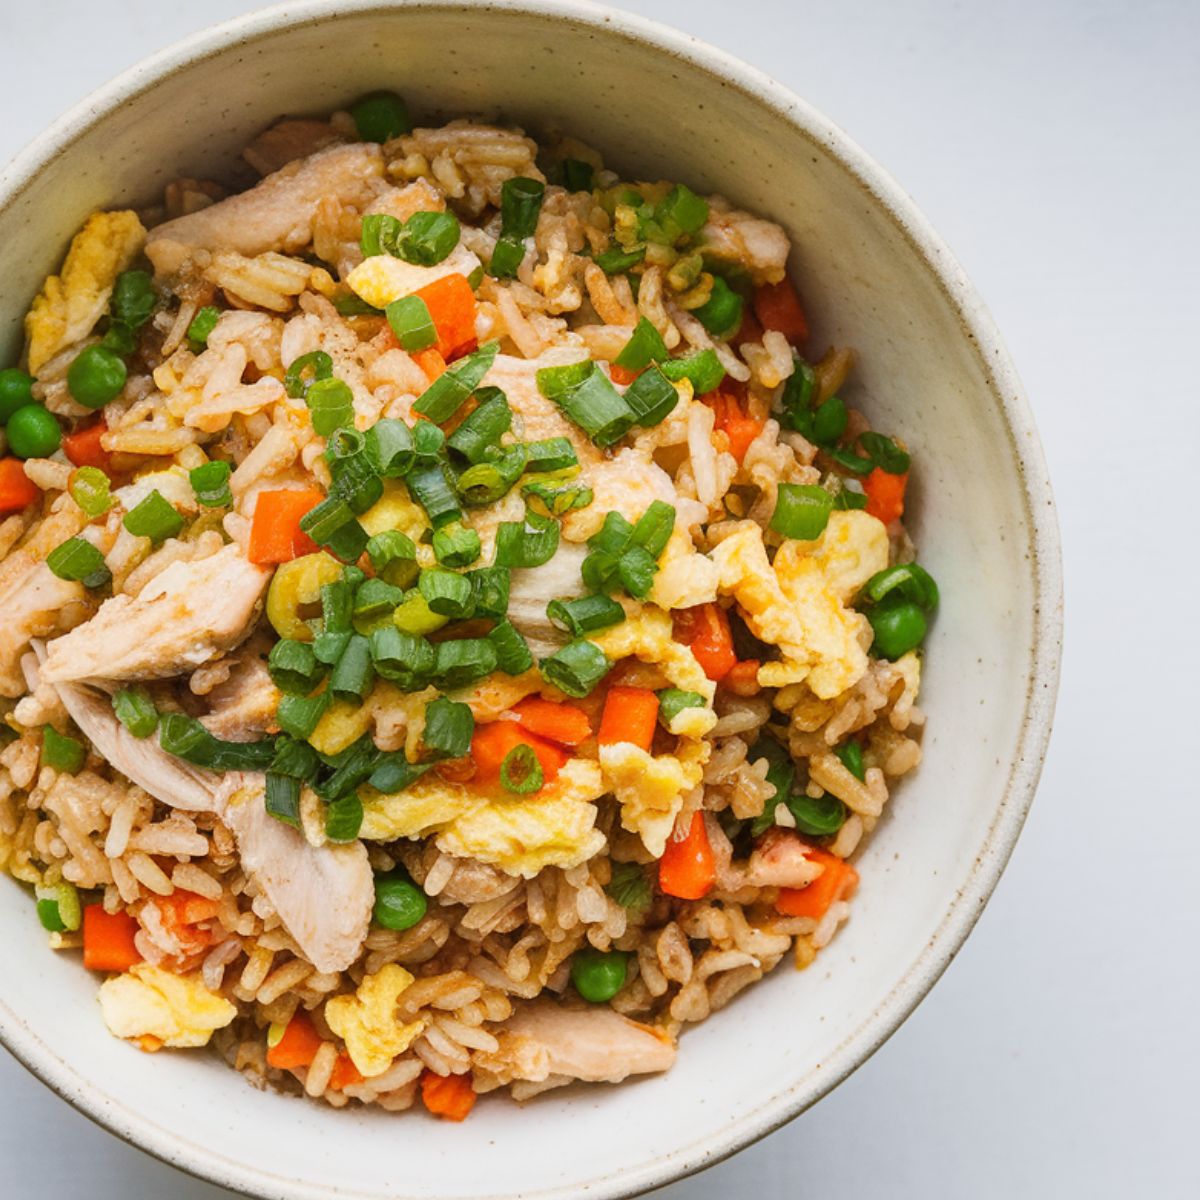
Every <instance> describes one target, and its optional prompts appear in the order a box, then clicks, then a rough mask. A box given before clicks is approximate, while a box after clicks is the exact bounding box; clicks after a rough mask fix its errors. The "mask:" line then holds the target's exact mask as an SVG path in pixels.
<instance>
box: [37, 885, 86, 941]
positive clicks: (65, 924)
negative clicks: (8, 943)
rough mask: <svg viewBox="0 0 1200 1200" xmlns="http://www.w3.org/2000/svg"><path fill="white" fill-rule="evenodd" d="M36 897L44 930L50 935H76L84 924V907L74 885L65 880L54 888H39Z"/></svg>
mask: <svg viewBox="0 0 1200 1200" xmlns="http://www.w3.org/2000/svg"><path fill="white" fill-rule="evenodd" d="M34 895H35V896H36V897H37V915H38V920H39V921H40V922H41V923H42V928H43V929H46V930H49V932H50V933H74V932H75V931H76V930H77V929H78V928H79V927H80V925H82V924H83V905H82V904H80V902H79V891H78V890H77V889H76V887H75V885H74V884H73V883H67V881H66V880H63V881H62V882H60V883H56V884H55V885H54V886H53V887H42V886H38V887H36V888H35V889H34Z"/></svg>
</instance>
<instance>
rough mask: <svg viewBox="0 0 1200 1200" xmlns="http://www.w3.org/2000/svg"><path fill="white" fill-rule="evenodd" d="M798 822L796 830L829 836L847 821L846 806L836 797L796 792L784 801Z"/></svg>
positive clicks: (811, 834)
mask: <svg viewBox="0 0 1200 1200" xmlns="http://www.w3.org/2000/svg"><path fill="white" fill-rule="evenodd" d="M784 803H785V804H786V805H787V810H788V812H790V813H791V814H792V819H793V820H794V821H795V822H796V831H797V832H798V833H804V834H807V835H808V836H809V837H829V836H830V835H832V834H835V833H837V831H838V830H839V829H841V827H842V826H843V825H844V824H845V822H846V806H845V805H844V804H843V803H842V802H841V801H840V800H839V799H838V798H837V797H836V796H831V795H829V794H828V793H826V794H825V795H824V796H809V795H808V794H807V793H805V792H795V793H793V794H792V795H791V796H789V797H788V798H787V800H785V801H784Z"/></svg>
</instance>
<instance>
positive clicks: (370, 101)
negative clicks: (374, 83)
mask: <svg viewBox="0 0 1200 1200" xmlns="http://www.w3.org/2000/svg"><path fill="white" fill-rule="evenodd" d="M350 115H351V116H352V117H353V118H354V124H355V126H357V128H358V136H359V137H360V138H362V139H363V141H364V142H386V141H388V140H389V139H390V138H394V137H397V136H399V135H400V134H402V133H408V131H409V130H410V129H412V121H411V120H410V119H409V115H408V105H406V104H405V103H404V101H403V100H402V99H401V98H400V97H399V96H397V95H396V93H395V92H372V93H371V94H370V95H369V96H364V97H363V98H362V99H361V100H357V101H355V103H353V104H352V105H350Z"/></svg>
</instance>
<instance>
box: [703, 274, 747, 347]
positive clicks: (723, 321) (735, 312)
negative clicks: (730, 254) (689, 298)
mask: <svg viewBox="0 0 1200 1200" xmlns="http://www.w3.org/2000/svg"><path fill="white" fill-rule="evenodd" d="M692 316H694V317H695V318H696V320H698V321H699V322H700V324H701V325H703V326H704V328H705V329H707V330H708V332H709V333H711V334H712V335H713V337H716V338H730V337H733V335H734V334H736V333H737V331H738V329H739V328H740V327H741V324H742V298H741V296H739V295H738V294H737V292H735V291H734V290H733V289H732V288H731V287H730V286H729V284H727V283H726V282H725V280H724V279H722V278H721V276H720V275H714V276H713V287H712V294H711V295H710V296H709V298H708V299H707V300H706V301H705V302H704V303H703V304H702V305H700V307H699V308H697V309H695V310H694V311H693V312H692Z"/></svg>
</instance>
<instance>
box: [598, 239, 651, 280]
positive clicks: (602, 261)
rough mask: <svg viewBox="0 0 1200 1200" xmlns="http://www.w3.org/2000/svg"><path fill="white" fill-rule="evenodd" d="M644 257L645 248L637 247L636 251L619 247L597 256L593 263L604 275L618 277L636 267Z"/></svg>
mask: <svg viewBox="0 0 1200 1200" xmlns="http://www.w3.org/2000/svg"><path fill="white" fill-rule="evenodd" d="M645 257H646V247H645V246H639V247H638V248H637V249H636V250H629V251H626V250H622V249H621V248H620V247H619V246H614V247H613V248H612V249H609V250H605V251H604V252H603V253H602V254H597V255H596V257H595V259H594V261H595V263H596V266H598V267H599V268H600V270H602V271H603V272H604V273H605V275H620V274H621V273H622V272H624V271H628V270H630V269H631V268H632V267H636V266H637V265H638V263H640V262H641V261H642V259H644V258H645Z"/></svg>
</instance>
